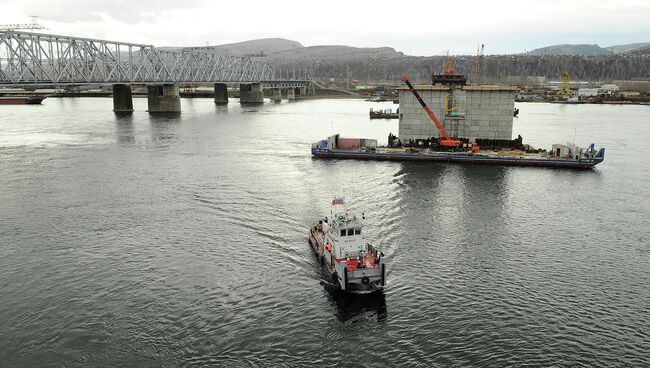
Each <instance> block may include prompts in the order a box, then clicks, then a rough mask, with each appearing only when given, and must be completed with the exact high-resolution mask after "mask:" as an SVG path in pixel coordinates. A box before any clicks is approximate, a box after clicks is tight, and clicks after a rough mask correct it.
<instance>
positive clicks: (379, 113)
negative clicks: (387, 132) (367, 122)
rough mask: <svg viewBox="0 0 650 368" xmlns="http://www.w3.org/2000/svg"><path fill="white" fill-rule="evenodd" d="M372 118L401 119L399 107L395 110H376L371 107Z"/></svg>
mask: <svg viewBox="0 0 650 368" xmlns="http://www.w3.org/2000/svg"><path fill="white" fill-rule="evenodd" d="M370 119H399V107H398V108H397V111H395V112H393V110H392V109H384V110H375V109H372V108H371V109H370Z"/></svg>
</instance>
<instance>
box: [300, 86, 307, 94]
mask: <svg viewBox="0 0 650 368" xmlns="http://www.w3.org/2000/svg"><path fill="white" fill-rule="evenodd" d="M300 95H301V96H306V95H307V87H306V86H305V87H300Z"/></svg>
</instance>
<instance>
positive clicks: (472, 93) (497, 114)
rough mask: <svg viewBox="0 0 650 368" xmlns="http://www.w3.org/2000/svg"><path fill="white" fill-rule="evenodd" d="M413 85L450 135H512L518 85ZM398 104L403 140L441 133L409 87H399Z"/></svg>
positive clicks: (434, 135) (510, 136)
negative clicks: (516, 86)
mask: <svg viewBox="0 0 650 368" xmlns="http://www.w3.org/2000/svg"><path fill="white" fill-rule="evenodd" d="M414 88H415V89H416V90H417V91H418V93H419V94H420V96H422V99H423V100H424V102H426V104H427V105H428V106H429V107H430V108H431V110H432V111H433V113H434V114H435V115H436V117H437V118H438V120H440V123H441V124H442V125H443V127H444V128H445V129H446V130H447V131H448V132H449V134H450V135H451V136H453V137H457V138H467V139H469V140H470V141H474V140H476V139H477V138H480V139H504V140H511V139H512V122H513V111H514V106H515V93H516V88H515V87H504V86H487V85H480V86H467V85H463V86H461V85H454V84H447V85H445V84H434V85H416V86H414ZM399 104H400V108H399V110H400V120H399V132H398V136H399V138H400V140H401V141H402V142H409V141H415V140H420V139H428V138H431V137H439V136H440V132H439V130H438V129H437V128H436V126H435V125H434V124H433V123H432V122H431V119H430V118H429V117H428V116H427V114H426V113H425V112H424V110H423V109H422V106H421V105H420V104H419V103H418V101H417V99H416V98H415V96H414V95H413V94H412V93H411V92H410V91H409V89H408V88H401V89H400V91H399Z"/></svg>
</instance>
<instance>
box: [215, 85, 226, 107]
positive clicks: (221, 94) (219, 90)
mask: <svg viewBox="0 0 650 368" xmlns="http://www.w3.org/2000/svg"><path fill="white" fill-rule="evenodd" d="M214 103H216V104H217V105H226V104H228V85H227V84H225V83H215V84H214Z"/></svg>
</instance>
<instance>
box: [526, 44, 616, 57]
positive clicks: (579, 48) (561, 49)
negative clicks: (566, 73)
mask: <svg viewBox="0 0 650 368" xmlns="http://www.w3.org/2000/svg"><path fill="white" fill-rule="evenodd" d="M612 47H615V46H612ZM613 53H614V52H613V51H611V50H608V49H604V48H602V47H600V46H598V45H586V44H582V45H571V44H564V45H553V46H546V47H542V48H539V49H535V50H532V51H529V52H528V55H585V56H594V55H611V54H613Z"/></svg>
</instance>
